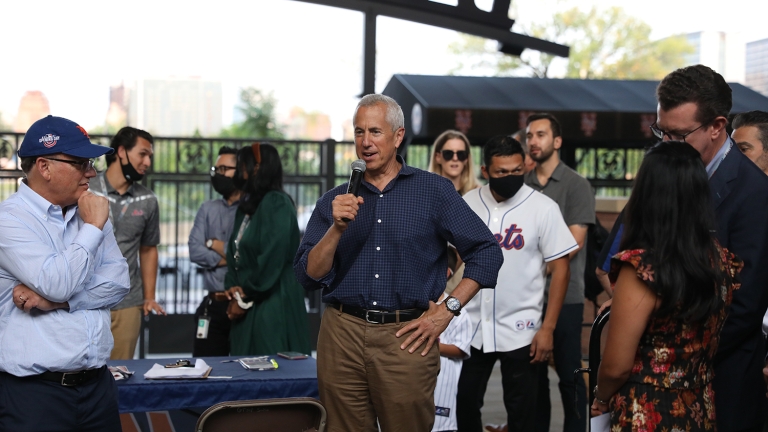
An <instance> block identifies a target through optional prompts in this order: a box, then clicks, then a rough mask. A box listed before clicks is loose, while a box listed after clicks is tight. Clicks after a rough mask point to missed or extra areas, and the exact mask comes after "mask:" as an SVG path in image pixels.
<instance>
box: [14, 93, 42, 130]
mask: <svg viewBox="0 0 768 432" xmlns="http://www.w3.org/2000/svg"><path fill="white" fill-rule="evenodd" d="M49 114H51V107H50V105H49V104H48V98H46V97H45V95H44V94H43V92H41V91H38V90H31V91H28V92H26V93H24V96H22V97H21V100H20V101H19V110H18V111H17V112H16V118H15V119H14V120H13V131H14V132H21V133H23V132H26V131H27V129H29V127H30V126H32V123H34V122H36V121H38V120H40V119H41V118H43V117H45V116H47V115H49Z"/></svg>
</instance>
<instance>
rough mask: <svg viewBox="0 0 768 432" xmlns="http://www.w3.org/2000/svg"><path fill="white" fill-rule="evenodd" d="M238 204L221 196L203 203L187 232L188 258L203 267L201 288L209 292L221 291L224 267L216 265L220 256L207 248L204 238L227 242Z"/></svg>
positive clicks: (225, 270)
mask: <svg viewBox="0 0 768 432" xmlns="http://www.w3.org/2000/svg"><path fill="white" fill-rule="evenodd" d="M238 204H239V201H237V202H235V203H234V204H232V205H229V203H227V200H225V199H224V198H221V199H215V200H211V201H206V202H204V203H203V205H202V206H200V210H198V212H197V215H195V223H194V225H192V231H190V233H189V259H190V260H191V261H192V262H193V263H195V264H197V265H199V266H200V267H202V268H203V287H205V289H206V290H208V291H210V292H216V291H224V277H225V276H226V275H227V266H226V265H223V266H219V262H220V261H221V258H222V257H221V255H219V254H218V252H216V251H214V250H212V249H208V248H207V247H206V246H205V242H206V241H207V240H208V239H216V240H221V241H222V242H224V243H225V244H226V243H228V242H229V237H230V236H231V235H232V229H233V228H232V226H233V225H234V223H235V213H237V206H238Z"/></svg>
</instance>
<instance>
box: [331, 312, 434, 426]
mask: <svg viewBox="0 0 768 432" xmlns="http://www.w3.org/2000/svg"><path fill="white" fill-rule="evenodd" d="M405 325H406V324H405V323H400V324H394V323H393V324H369V323H367V322H365V321H364V320H361V319H359V318H355V317H353V316H351V315H348V314H345V313H342V312H339V311H338V310H336V309H332V308H328V309H326V311H325V313H324V314H323V320H322V324H321V325H320V335H319V337H318V343H317V377H318V385H319V388H320V400H321V402H322V403H323V405H324V406H325V409H326V410H327V412H328V424H327V430H328V432H342V431H343V432H375V431H377V430H378V429H377V425H376V422H377V420H378V423H379V425H380V426H381V430H382V432H398V431H400V432H429V431H430V430H431V429H432V425H433V424H434V421H435V399H434V392H435V384H436V382H437V374H438V373H439V372H440V351H439V349H438V345H437V344H434V346H433V347H432V349H431V350H430V352H429V353H428V354H427V355H426V356H424V357H422V356H421V354H420V353H421V350H417V351H415V352H414V353H413V354H410V353H408V351H407V350H401V349H400V344H401V343H402V342H403V341H404V340H405V339H406V337H407V336H402V337H400V338H397V337H395V333H397V331H398V330H399V329H401V328H402V327H404V326H405Z"/></svg>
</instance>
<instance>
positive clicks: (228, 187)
mask: <svg viewBox="0 0 768 432" xmlns="http://www.w3.org/2000/svg"><path fill="white" fill-rule="evenodd" d="M211 185H213V190H215V191H216V192H218V193H220V194H221V195H222V196H223V197H224V198H225V199H226V198H229V197H230V196H231V195H232V193H233V192H235V191H236V190H237V187H236V186H235V182H234V179H233V178H232V177H227V176H225V175H222V174H218V173H216V174H214V175H213V177H211Z"/></svg>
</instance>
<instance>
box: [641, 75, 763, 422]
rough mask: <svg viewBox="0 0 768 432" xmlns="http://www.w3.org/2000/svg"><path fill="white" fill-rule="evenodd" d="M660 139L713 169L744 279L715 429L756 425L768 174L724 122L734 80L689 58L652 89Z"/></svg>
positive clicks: (717, 199) (724, 348) (718, 207)
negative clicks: (690, 150)
mask: <svg viewBox="0 0 768 432" xmlns="http://www.w3.org/2000/svg"><path fill="white" fill-rule="evenodd" d="M656 98H657V100H658V102H659V105H658V109H657V114H658V119H657V122H656V124H655V125H654V126H653V127H652V129H653V130H654V133H655V134H656V136H657V137H658V138H661V139H665V140H667V139H674V140H681V141H686V142H687V143H689V144H690V145H691V146H693V147H694V148H695V149H696V150H698V151H699V153H701V159H702V160H703V161H704V164H705V165H706V167H707V174H708V175H709V177H710V187H711V190H712V199H713V205H714V206H715V213H716V217H717V238H718V240H719V241H720V243H721V244H722V245H723V246H724V247H726V248H728V249H729V250H730V251H731V252H734V253H735V254H736V255H738V256H739V257H740V258H741V259H742V260H744V269H743V270H742V272H741V281H742V285H741V288H740V289H739V290H736V291H735V292H734V294H733V303H732V304H731V308H730V310H729V313H728V318H727V319H726V321H725V325H724V327H723V331H722V333H721V335H720V345H719V347H718V351H717V355H716V357H715V381H714V390H715V409H716V415H717V427H718V430H719V431H720V432H736V431H739V432H742V431H761V430H762V423H763V420H764V418H765V414H764V413H765V409H766V397H765V394H766V386H765V382H764V381H763V377H762V367H763V365H764V364H765V363H764V362H765V343H764V339H763V336H762V331H761V323H762V319H763V315H764V314H765V311H766V308H768V176H766V175H765V174H764V173H763V172H762V171H760V169H759V168H758V167H757V166H756V165H755V164H753V163H752V162H751V161H750V160H749V159H748V158H747V157H746V156H744V154H742V153H741V152H740V151H739V149H738V148H736V146H735V145H734V143H733V140H732V139H731V138H730V137H729V136H728V133H727V132H726V130H725V127H726V125H727V124H728V118H727V117H728V114H729V113H730V110H731V106H732V101H731V88H730V87H729V86H728V84H727V83H726V82H725V80H724V79H723V77H722V76H720V75H719V74H718V73H717V72H715V71H713V70H712V69H710V68H708V67H706V66H702V65H696V66H689V67H686V68H682V69H678V70H676V71H674V72H672V73H670V74H669V75H667V76H666V77H665V78H664V79H663V80H662V81H661V83H660V84H659V87H658V88H657V90H656Z"/></svg>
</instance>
